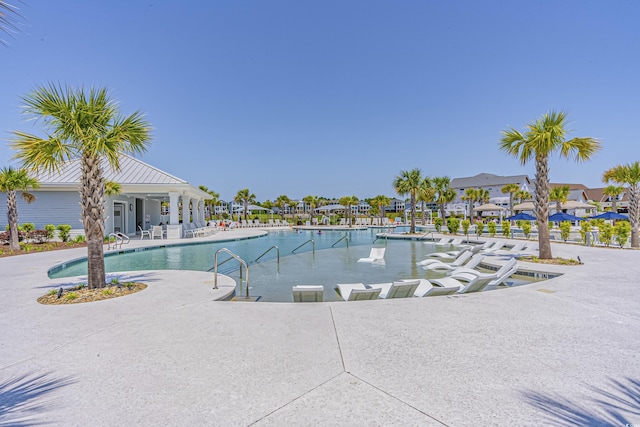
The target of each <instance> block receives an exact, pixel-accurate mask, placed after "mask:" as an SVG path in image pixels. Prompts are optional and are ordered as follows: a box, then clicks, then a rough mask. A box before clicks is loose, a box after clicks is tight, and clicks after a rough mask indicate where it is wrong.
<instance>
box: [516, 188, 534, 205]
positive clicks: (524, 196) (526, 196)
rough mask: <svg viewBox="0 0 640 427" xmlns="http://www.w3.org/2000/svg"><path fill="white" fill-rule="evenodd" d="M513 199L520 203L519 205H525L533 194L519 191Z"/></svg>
mask: <svg viewBox="0 0 640 427" xmlns="http://www.w3.org/2000/svg"><path fill="white" fill-rule="evenodd" d="M513 198H514V199H516V200H517V201H518V203H523V202H524V201H525V200H528V199H530V198H531V193H529V192H528V191H527V190H518V191H516V192H515V193H514V194H513Z"/></svg>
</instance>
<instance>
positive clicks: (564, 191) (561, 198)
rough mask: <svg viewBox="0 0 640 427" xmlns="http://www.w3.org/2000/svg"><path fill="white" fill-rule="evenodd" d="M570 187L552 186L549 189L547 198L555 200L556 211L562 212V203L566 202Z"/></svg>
mask: <svg viewBox="0 0 640 427" xmlns="http://www.w3.org/2000/svg"><path fill="white" fill-rule="evenodd" d="M570 191H571V189H570V188H569V186H568V185H561V186H560V187H554V188H552V189H551V191H549V200H550V201H552V202H556V212H562V204H563V203H567V199H568V198H569V192H570Z"/></svg>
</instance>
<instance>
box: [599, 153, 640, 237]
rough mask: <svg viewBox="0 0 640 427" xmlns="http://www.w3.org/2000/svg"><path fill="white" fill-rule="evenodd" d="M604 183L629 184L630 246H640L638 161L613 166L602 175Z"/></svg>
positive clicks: (639, 175) (639, 173) (639, 164)
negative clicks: (639, 237) (639, 234)
mask: <svg viewBox="0 0 640 427" xmlns="http://www.w3.org/2000/svg"><path fill="white" fill-rule="evenodd" d="M602 180H603V181H604V182H605V183H609V182H615V183H616V184H622V185H628V186H629V188H628V189H629V222H630V223H631V247H632V248H637V247H639V246H640V240H639V239H638V230H639V229H640V162H634V163H629V164H626V165H618V166H614V167H612V168H611V169H608V170H606V171H605V172H604V175H602Z"/></svg>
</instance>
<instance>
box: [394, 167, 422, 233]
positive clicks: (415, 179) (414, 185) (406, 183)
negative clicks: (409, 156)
mask: <svg viewBox="0 0 640 427" xmlns="http://www.w3.org/2000/svg"><path fill="white" fill-rule="evenodd" d="M422 181H423V178H422V171H421V170H420V169H418V168H414V169H411V170H410V171H400V175H398V176H396V177H395V179H394V180H393V188H394V189H395V190H396V193H398V194H399V195H400V196H406V195H407V194H408V195H409V199H410V203H411V228H410V229H409V233H415V232H416V200H417V198H418V193H419V191H420V186H421V184H422Z"/></svg>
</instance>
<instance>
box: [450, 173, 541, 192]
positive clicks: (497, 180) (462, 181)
mask: <svg viewBox="0 0 640 427" xmlns="http://www.w3.org/2000/svg"><path fill="white" fill-rule="evenodd" d="M523 182H527V183H528V182H529V177H528V176H527V175H512V176H499V175H494V174H491V173H480V174H478V175H475V176H470V177H464V178H453V179H452V180H451V184H450V185H449V187H451V188H456V189H457V188H475V187H499V186H504V185H507V184H518V185H521V184H522V183H523Z"/></svg>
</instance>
